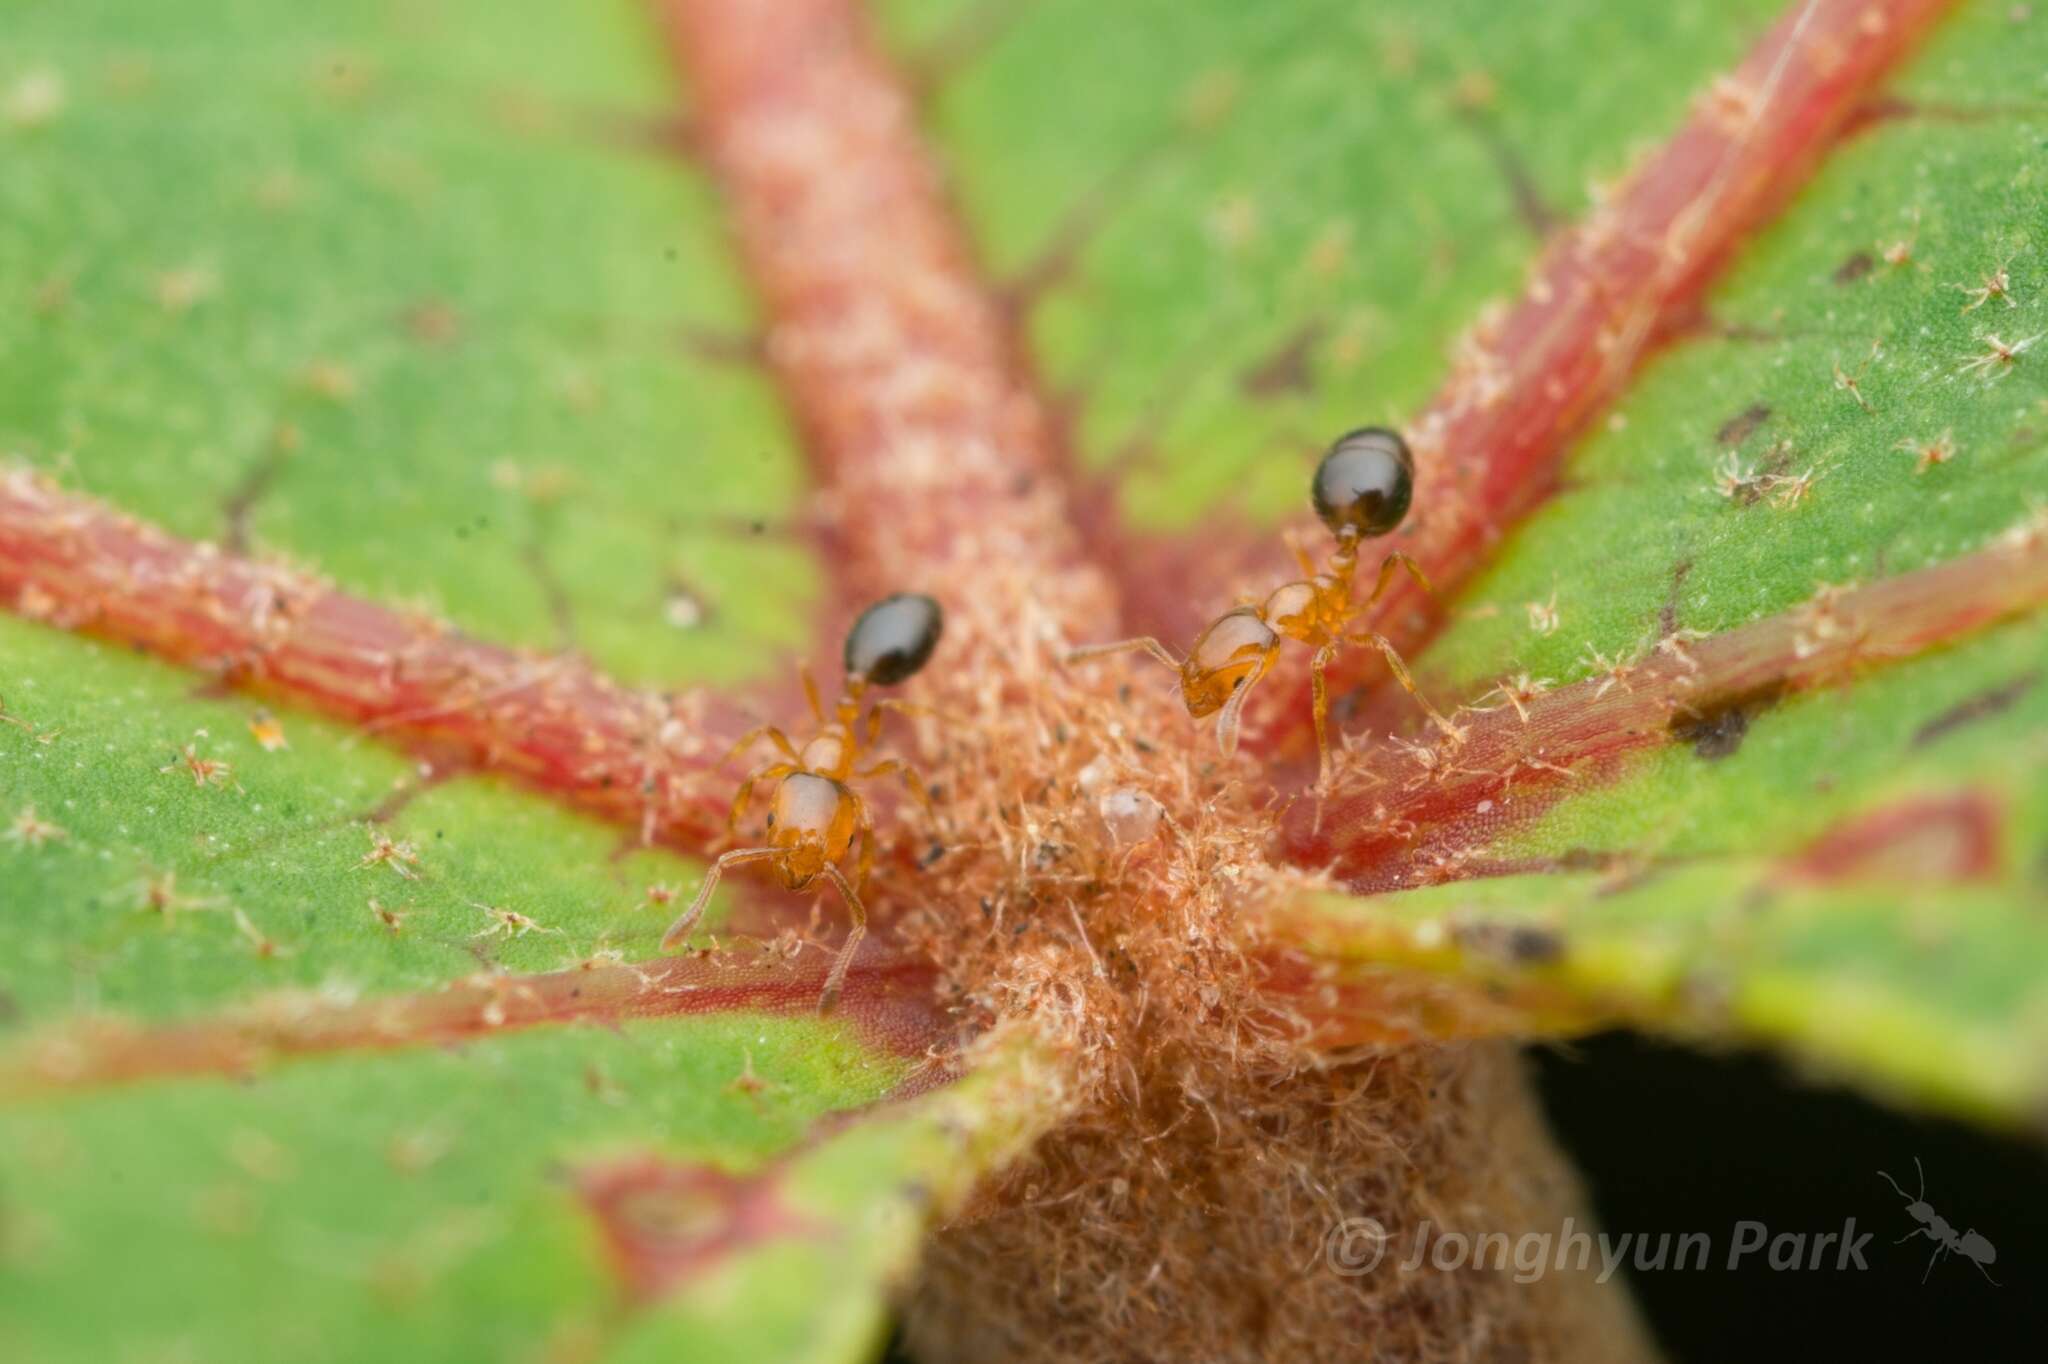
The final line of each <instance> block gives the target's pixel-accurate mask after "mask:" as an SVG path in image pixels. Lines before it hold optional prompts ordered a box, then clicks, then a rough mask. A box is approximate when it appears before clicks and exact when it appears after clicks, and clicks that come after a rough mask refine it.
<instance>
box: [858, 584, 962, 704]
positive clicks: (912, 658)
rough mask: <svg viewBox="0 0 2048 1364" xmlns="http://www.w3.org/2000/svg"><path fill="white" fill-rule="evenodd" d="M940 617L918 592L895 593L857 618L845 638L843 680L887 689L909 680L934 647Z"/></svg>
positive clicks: (936, 607)
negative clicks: (857, 679) (870, 683)
mask: <svg viewBox="0 0 2048 1364" xmlns="http://www.w3.org/2000/svg"><path fill="white" fill-rule="evenodd" d="M944 625H945V617H944V616H943V615H942V614H941V613H940V611H939V604H938V603H937V602H935V601H933V600H932V599H931V598H930V597H927V596H924V595H923V594H922V593H917V592H898V593H895V594H893V595H891V596H887V597H884V598H882V599H881V600H880V601H878V602H876V603H875V604H874V605H873V606H870V607H869V608H868V609H867V610H865V611H863V612H861V613H860V618H859V619H858V620H856V621H854V623H853V628H852V629H851V630H848V631H847V632H846V654H845V662H846V676H847V678H848V680H849V681H851V680H852V679H853V678H860V679H861V680H862V681H864V682H872V683H875V684H876V685H877V686H883V687H890V686H894V685H895V684H896V683H898V682H901V681H904V680H905V679H906V678H910V677H914V676H915V675H916V674H917V672H918V670H919V669H920V668H922V667H924V665H925V663H926V661H927V660H929V659H930V658H931V656H932V650H933V649H936V648H937V647H938V645H939V632H940V630H941V629H942V628H943V627H944Z"/></svg>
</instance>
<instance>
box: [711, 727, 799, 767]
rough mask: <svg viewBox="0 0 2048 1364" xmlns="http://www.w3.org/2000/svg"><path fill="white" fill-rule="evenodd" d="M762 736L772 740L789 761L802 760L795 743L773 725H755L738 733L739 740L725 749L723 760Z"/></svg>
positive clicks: (735, 754)
mask: <svg viewBox="0 0 2048 1364" xmlns="http://www.w3.org/2000/svg"><path fill="white" fill-rule="evenodd" d="M764 738H765V739H771V740H773V741H774V743H775V746H776V748H778V749H780V750H781V751H782V756H783V757H785V758H787V759H789V760H790V761H791V762H793V763H801V762H802V761H803V755H802V754H800V753H798V752H797V751H796V745H795V744H793V743H791V742H790V741H789V736H788V735H787V734H784V733H783V732H782V731H781V730H779V729H777V728H776V727H775V726H774V725H755V726H754V727H753V728H752V729H750V730H748V731H747V732H746V733H745V734H742V735H740V738H739V742H738V743H736V744H734V745H733V746H732V747H731V748H730V749H728V750H727V751H726V755H725V760H726V761H727V762H731V761H732V760H733V759H734V758H737V757H738V756H739V755H740V754H742V753H744V752H746V751H747V749H749V748H751V747H753V745H754V743H755V742H756V741H757V740H760V739H764Z"/></svg>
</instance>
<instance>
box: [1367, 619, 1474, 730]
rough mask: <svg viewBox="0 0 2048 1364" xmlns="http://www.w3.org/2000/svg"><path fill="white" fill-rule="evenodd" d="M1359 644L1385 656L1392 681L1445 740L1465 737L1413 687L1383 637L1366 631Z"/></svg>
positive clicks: (1398, 656)
mask: <svg viewBox="0 0 2048 1364" xmlns="http://www.w3.org/2000/svg"><path fill="white" fill-rule="evenodd" d="M1359 642H1360V643H1361V644H1370V645H1372V646H1373V647H1374V648H1376V649H1378V650H1379V651H1380V652H1381V653H1382V654H1384V655H1385V656H1386V660H1387V670H1388V671H1389V672H1391V673H1393V674H1394V680H1395V681H1396V682H1399V683H1400V684H1401V689H1402V690H1403V691H1406V692H1407V693H1408V694H1409V695H1410V696H1412V697H1414V698H1415V704H1416V705H1418V706H1421V707H1422V712H1423V714H1425V715H1427V716H1428V717H1429V720H1430V723H1431V724H1433V725H1435V726H1436V727H1437V728H1438V729H1440V730H1442V731H1443V735H1444V737H1445V738H1447V739H1449V740H1451V741H1452V742H1453V743H1456V742H1458V741H1459V740H1461V739H1463V738H1464V737H1465V731H1464V730H1462V729H1459V728H1458V727H1457V726H1456V725H1454V724H1452V723H1451V722H1450V721H1449V720H1446V719H1444V717H1443V713H1442V712H1440V711H1439V710H1437V708H1436V707H1435V706H1432V705H1431V704H1429V698H1428V697H1426V696H1424V695H1423V694H1422V691H1421V689H1420V688H1418V687H1417V686H1416V685H1415V679H1414V678H1413V677H1412V676H1410V675H1409V672H1408V665H1407V664H1406V663H1403V662H1402V661H1401V655H1400V654H1398V653H1396V652H1394V646H1393V645H1392V644H1391V643H1389V642H1388V640H1387V637H1386V636H1385V635H1381V634H1377V633H1375V632H1374V631H1371V630H1368V631H1366V632H1365V634H1364V635H1362V636H1360V637H1359Z"/></svg>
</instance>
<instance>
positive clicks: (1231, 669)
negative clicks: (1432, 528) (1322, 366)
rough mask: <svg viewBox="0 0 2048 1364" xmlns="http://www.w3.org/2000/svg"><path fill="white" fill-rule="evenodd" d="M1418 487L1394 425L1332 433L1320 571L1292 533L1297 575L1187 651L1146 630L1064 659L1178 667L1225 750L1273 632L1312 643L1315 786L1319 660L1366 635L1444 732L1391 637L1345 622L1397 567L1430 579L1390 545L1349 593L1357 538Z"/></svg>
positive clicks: (1315, 487) (1324, 480)
mask: <svg viewBox="0 0 2048 1364" xmlns="http://www.w3.org/2000/svg"><path fill="white" fill-rule="evenodd" d="M1414 495H1415V457H1414V456H1413V455H1412V454H1410V453H1409V450H1408V443H1407V442H1406V441H1404V440H1402V439H1401V437H1400V435H1399V434H1398V433H1396V432H1393V431H1390V430H1388V429H1386V428H1385V427H1381V426H1368V427H1363V428H1361V429H1359V430H1357V431H1352V432H1349V433H1347V434H1345V435H1343V436H1341V437H1339V438H1338V440H1337V442H1336V444H1334V445H1332V446H1331V447H1330V449H1329V452H1328V453H1326V454H1325V455H1324V456H1323V460H1322V463H1320V464H1318V465H1317V466H1316V473H1315V478H1314V480H1313V482H1312V483H1311V484H1310V496H1311V499H1312V500H1313V501H1314V503H1315V509H1316V515H1317V516H1319V517H1321V518H1322V521H1323V524H1324V525H1326V526H1328V527H1329V528H1330V532H1331V534H1333V535H1335V536H1336V537H1337V549H1336V552H1335V553H1334V554H1332V555H1331V556H1330V566H1329V568H1328V569H1326V570H1322V571H1318V570H1317V568H1316V565H1315V561H1314V560H1313V559H1311V558H1310V557H1309V556H1308V553H1307V552H1306V551H1305V550H1303V549H1302V547H1301V546H1300V545H1298V544H1293V543H1291V542H1290V544H1289V548H1290V549H1292V550H1293V551H1294V558H1295V561H1296V562H1297V563H1299V564H1300V565H1301V571H1302V574H1303V575H1304V576H1303V577H1302V578H1301V579H1300V580H1299V581H1296V582H1291V583H1286V584H1283V585H1282V586H1280V587H1278V588H1276V589H1274V591H1273V592H1272V594H1271V595H1270V596H1268V597H1267V598H1266V600H1265V601H1264V602H1263V603H1262V604H1260V605H1257V606H1240V607H1237V608H1236V609H1235V610H1232V611H1228V612H1225V613H1224V614H1223V615H1221V616H1219V617H1218V618H1217V619H1216V621H1215V623H1214V624H1212V625H1210V627H1209V628H1208V629H1206V630H1204V631H1203V632H1202V635H1201V638H1199V639H1197V640H1196V641H1195V647H1194V648H1193V649H1191V650H1189V651H1188V656H1187V657H1186V658H1185V659H1177V658H1175V657H1174V656H1173V654H1172V653H1171V652H1169V651H1168V650H1167V649H1166V647H1165V646H1164V645H1162V644H1160V642H1159V641H1158V640H1156V639H1153V638H1151V637H1150V636H1149V635H1148V636H1145V637H1144V638H1140V639H1126V640H1119V641H1118V642H1116V643H1114V644H1094V645H1090V646H1088V647H1087V648H1083V649H1077V650H1075V651H1074V652H1073V653H1072V654H1070V655H1068V657H1069V659H1082V658H1093V657H1097V656H1099V655H1102V654H1109V653H1118V652H1121V651H1124V650H1130V649H1141V650H1143V651H1144V652H1146V653H1148V654H1150V655H1152V656H1153V657H1154V658H1156V659H1158V660H1159V661H1160V662H1162V663H1164V664H1166V666H1167V667H1169V668H1172V669H1174V670H1176V671H1177V672H1179V673H1180V692H1181V699H1182V700H1183V701H1185V702H1186V703H1187V708H1188V714H1189V715H1192V716H1193V717H1194V718H1196V719H1197V720H1199V719H1202V718H1203V717H1205V716H1208V715H1212V714H1216V713H1217V712H1219V711H1220V712H1221V714H1220V715H1217V719H1216V739H1217V742H1218V743H1219V744H1220V745H1221V746H1222V748H1223V751H1224V752H1225V753H1226V754H1229V753H1235V752H1236V751H1237V724H1238V715H1239V712H1240V711H1242V710H1243V708H1244V698H1245V696H1246V695H1247V694H1248V693H1249V692H1250V691H1251V689H1252V684H1253V683H1255V682H1257V681H1258V680H1259V679H1260V678H1262V677H1264V676H1265V675H1266V674H1267V673H1268V672H1269V671H1271V669H1272V667H1273V664H1274V662H1275V661H1276V660H1277V659H1278V658H1279V656H1280V640H1281V638H1282V637H1283V636H1284V637H1285V638H1288V639H1298V640H1300V641H1301V642H1302V643H1304V644H1306V645H1309V646H1310V647H1311V648H1313V649H1314V650H1315V656H1314V657H1313V658H1312V659H1310V660H1309V677H1310V679H1311V682H1312V685H1313V689H1314V696H1315V702H1314V709H1315V721H1316V753H1317V757H1318V759H1319V760H1320V766H1319V773H1318V777H1317V782H1316V785H1317V789H1318V790H1324V789H1327V788H1328V786H1329V781H1330V744H1329V737H1328V734H1327V732H1326V731H1327V729H1328V726H1329V714H1330V703H1329V695H1328V690H1327V688H1326V686H1325V684H1324V681H1323V670H1324V669H1325V668H1327V667H1328V666H1329V663H1330V660H1331V659H1332V658H1335V657H1336V656H1337V651H1338V649H1339V648H1341V647H1342V646H1343V645H1346V644H1371V645H1373V646H1374V647H1375V648H1377V649H1378V650H1379V651H1380V652H1381V653H1382V654H1384V655H1386V659H1387V665H1388V666H1389V667H1390V668H1391V669H1392V670H1393V673H1394V677H1395V679H1396V680H1397V681H1399V682H1400V684H1401V685H1402V686H1403V687H1405V688H1406V689H1407V691H1408V694H1409V695H1411V696H1413V697H1414V698H1415V699H1416V700H1417V701H1418V702H1421V704H1422V708H1423V709H1424V710H1425V711H1427V712H1428V713H1429V717H1430V719H1432V720H1434V721H1435V722H1436V724H1437V725H1438V726H1439V727H1440V728H1442V729H1444V730H1445V731H1446V732H1451V726H1450V724H1449V722H1448V721H1446V720H1445V719H1444V718H1443V717H1442V716H1441V715H1439V714H1437V712H1436V710H1435V708H1434V707H1432V706H1431V705H1430V704H1429V702H1428V701H1425V700H1423V697H1422V693H1421V692H1419V691H1417V690H1416V687H1415V680H1414V679H1413V678H1412V677H1410V676H1409V675H1408V669H1407V667H1406V666H1405V665H1404V664H1403V663H1402V662H1401V656H1400V655H1399V654H1397V653H1395V652H1394V646H1393V645H1392V644H1390V643H1388V642H1387V640H1386V639H1385V638H1383V637H1382V636H1381V635H1379V634H1378V633H1376V632H1375V631H1372V630H1366V631H1364V632H1363V633H1362V634H1356V635H1352V634H1347V633H1345V632H1346V630H1347V629H1348V628H1349V626H1350V625H1351V623H1352V622H1353V621H1354V620H1356V619H1357V617H1358V616H1359V615H1360V614H1361V613H1363V612H1364V611H1366V610H1368V609H1369V608H1370V607H1371V606H1372V605H1373V603H1375V602H1377V601H1378V600H1379V599H1380V598H1381V597H1382V596H1384V595H1386V591H1387V588H1388V587H1389V586H1390V585H1391V584H1392V582H1393V580H1394V570H1395V569H1397V568H1399V569H1405V570H1407V572H1408V573H1409V575H1410V576H1411V577H1413V578H1414V579H1415V581H1416V582H1418V583H1420V584H1421V585H1422V589H1423V591H1425V592H1427V591H1429V590H1430V587H1429V579H1427V578H1425V577H1424V576H1423V574H1422V570H1421V569H1420V568H1419V567H1417V566H1416V563H1415V561H1414V560H1413V559H1410V558H1409V557H1408V556H1407V555H1406V554H1403V553H1402V552H1401V551H1399V550H1395V551H1393V552H1392V553H1390V554H1389V555H1387V557H1386V558H1385V560H1383V561H1382V562H1381V564H1380V572H1379V580H1378V582H1377V583H1376V584H1375V585H1374V587H1373V590H1372V595H1371V596H1369V597H1367V598H1366V599H1365V600H1364V601H1362V602H1361V601H1358V600H1356V599H1355V598H1354V597H1353V596H1352V590H1351V579H1352V576H1353V574H1354V573H1355V572H1356V571H1357V567H1358V543H1359V541H1361V540H1369V539H1372V538H1374V537H1376V536H1381V535H1385V534H1387V533H1388V532H1389V531H1392V530H1393V529H1394V528H1395V527H1396V526H1398V525H1400V524H1401V518H1402V517H1404V516H1406V515H1407V514H1408V504H1409V502H1410V501H1411V500H1412V499H1413V498H1414Z"/></svg>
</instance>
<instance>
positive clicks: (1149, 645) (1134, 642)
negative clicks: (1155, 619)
mask: <svg viewBox="0 0 2048 1364" xmlns="http://www.w3.org/2000/svg"><path fill="white" fill-rule="evenodd" d="M1134 650H1136V651H1141V652H1144V653H1148V654H1150V655H1152V657H1154V658H1156V659H1158V660H1159V661H1160V662H1161V663H1164V664H1165V665H1166V666H1167V667H1169V668H1171V669H1173V670H1174V671H1175V672H1179V671H1180V666H1181V664H1180V660H1179V659H1177V658H1175V657H1174V656H1173V655H1172V653H1170V652H1169V651H1168V650H1167V647H1166V646H1165V645H1164V644H1161V643H1160V642H1159V641H1158V640H1156V639H1154V638H1152V636H1150V635H1143V636H1140V637H1139V638H1137V639H1120V640H1117V641H1116V642H1115V643H1114V644H1086V645H1083V646H1082V647H1080V648H1078V649H1073V650H1069V651H1068V653H1067V662H1069V663H1079V662H1080V661H1081V660H1082V659H1085V658H1101V657H1102V656H1103V655H1104V654H1124V653H1130V652H1132V651H1134Z"/></svg>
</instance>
